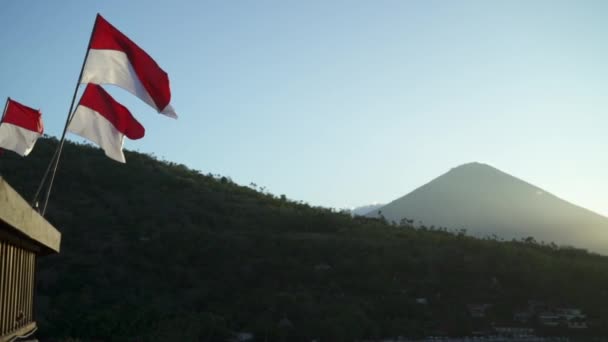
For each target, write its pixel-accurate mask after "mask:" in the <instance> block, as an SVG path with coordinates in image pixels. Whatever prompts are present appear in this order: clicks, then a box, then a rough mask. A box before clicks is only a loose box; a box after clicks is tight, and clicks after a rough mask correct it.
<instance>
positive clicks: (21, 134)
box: [0, 122, 41, 157]
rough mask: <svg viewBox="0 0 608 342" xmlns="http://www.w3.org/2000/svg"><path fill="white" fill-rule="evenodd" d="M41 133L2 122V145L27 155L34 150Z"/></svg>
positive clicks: (0, 139)
mask: <svg viewBox="0 0 608 342" xmlns="http://www.w3.org/2000/svg"><path fill="white" fill-rule="evenodd" d="M40 135H41V134H40V133H38V132H34V131H30V130H29V129H25V128H23V127H19V126H15V125H13V124H10V123H6V122H3V123H2V124H0V147H2V148H4V149H6V150H11V151H15V152H17V153H18V154H19V155H21V156H23V157H25V156H27V155H28V154H29V153H30V152H31V151H32V149H33V148H34V144H36V140H38V138H40Z"/></svg>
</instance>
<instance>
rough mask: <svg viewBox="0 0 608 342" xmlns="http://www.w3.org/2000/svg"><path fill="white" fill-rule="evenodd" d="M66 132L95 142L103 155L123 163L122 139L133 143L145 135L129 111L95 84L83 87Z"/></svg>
mask: <svg viewBox="0 0 608 342" xmlns="http://www.w3.org/2000/svg"><path fill="white" fill-rule="evenodd" d="M68 131H70V132H72V133H74V134H77V135H80V136H81V137H83V138H85V139H88V140H91V141H92V142H94V143H96V144H97V145H99V147H101V148H102V149H103V150H104V152H105V153H106V156H108V157H110V158H112V159H114V160H116V161H119V162H121V163H124V162H125V155H124V154H123V153H122V145H123V142H124V139H125V136H126V137H127V138H129V139H133V140H136V139H140V138H142V137H143V136H144V134H145V129H144V127H143V126H142V125H141V124H140V123H139V122H138V121H137V120H135V118H134V117H133V115H131V112H129V110H128V109H127V108H126V107H125V106H123V105H121V104H120V103H118V102H116V100H114V98H112V96H110V94H108V93H107V92H106V91H105V90H104V89H103V88H102V87H101V86H100V85H97V84H88V85H87V87H86V88H85V90H84V93H83V94H82V97H81V98H80V103H79V104H78V107H76V110H75V111H74V115H73V116H72V119H71V121H70V125H69V126H68Z"/></svg>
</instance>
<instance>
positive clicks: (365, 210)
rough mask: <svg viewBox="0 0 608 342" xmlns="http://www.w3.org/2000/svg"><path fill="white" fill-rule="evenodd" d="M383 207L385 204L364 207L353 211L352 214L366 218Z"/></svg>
mask: <svg viewBox="0 0 608 342" xmlns="http://www.w3.org/2000/svg"><path fill="white" fill-rule="evenodd" d="M383 206H384V204H369V205H363V206H360V207H356V208H354V209H352V210H351V211H350V212H351V213H352V214H353V215H358V216H365V215H367V214H370V213H371V212H375V211H377V210H378V209H380V208H382V207H383Z"/></svg>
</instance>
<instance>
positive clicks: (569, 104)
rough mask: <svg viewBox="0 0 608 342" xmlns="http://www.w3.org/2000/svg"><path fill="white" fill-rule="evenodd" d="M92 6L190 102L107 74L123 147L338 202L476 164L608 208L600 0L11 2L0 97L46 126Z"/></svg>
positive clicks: (379, 198)
mask: <svg viewBox="0 0 608 342" xmlns="http://www.w3.org/2000/svg"><path fill="white" fill-rule="evenodd" d="M97 12H100V13H101V14H102V15H104V16H105V17H106V19H108V20H109V21H110V22H111V23H113V24H114V25H115V26H117V27H118V28H119V29H120V30H122V31H123V32H124V33H125V34H127V35H128V36H130V37H131V38H132V39H133V40H134V41H135V42H137V43H138V44H139V45H140V46H141V47H142V48H144V49H145V50H146V51H147V52H148V53H149V54H150V55H151V56H153V58H155V59H156V61H157V62H158V63H159V64H160V65H161V66H162V67H163V68H164V69H165V70H166V71H167V72H168V73H169V76H170V79H171V82H172V91H173V99H172V103H173V104H174V107H175V108H176V110H177V111H178V114H180V118H179V120H172V119H169V118H166V117H164V116H161V115H158V114H156V113H155V112H154V111H153V110H152V109H151V108H149V107H147V106H146V105H145V104H143V103H142V102H141V101H140V100H138V99H137V98H135V97H133V96H131V95H130V94H128V93H126V92H124V91H122V90H120V89H116V88H114V89H111V93H112V94H113V95H115V97H116V98H117V99H118V100H119V101H120V102H122V103H123V104H125V105H127V106H128V107H129V108H130V109H131V111H132V112H133V113H134V115H135V116H136V117H137V118H138V119H139V120H140V121H141V122H142V123H143V124H144V126H145V127H146V129H147V134H146V137H145V138H144V139H142V140H140V141H127V142H126V144H125V146H126V148H128V149H136V150H140V151H142V152H153V153H155V154H156V155H158V156H162V157H164V158H166V159H169V160H172V161H176V162H180V163H184V164H186V165H188V166H190V167H192V168H195V169H199V170H202V171H203V172H205V173H208V172H213V173H220V174H223V175H226V176H230V177H231V178H232V179H233V180H234V181H236V182H238V183H240V184H244V185H246V184H249V183H250V182H255V183H257V184H259V185H264V186H266V187H268V189H269V190H270V191H271V192H273V193H275V194H286V195H287V196H288V197H289V198H293V199H297V200H304V201H307V202H309V203H311V204H315V205H323V206H331V207H336V208H345V207H352V206H357V205H363V204H369V203H372V202H388V201H390V200H392V199H395V198H396V197H399V196H401V195H404V194H405V193H407V192H409V191H411V190H413V189H415V188H416V187H418V186H420V185H422V184H424V183H426V182H428V181H429V180H431V179H432V178H434V177H436V176H438V175H440V174H441V173H444V172H446V171H448V170H449V169H450V168H452V167H455V166H457V165H459V164H463V163H467V162H471V161H479V162H484V163H488V164H491V165H493V166H495V167H497V168H499V169H501V170H503V171H505V172H508V173H511V174H513V175H514V176H517V177H520V178H522V179H524V180H527V181H529V182H531V183H533V184H536V185H538V186H540V187H542V188H544V189H545V190H547V191H550V192H552V193H554V194H556V195H558V196H560V197H562V198H564V199H566V200H569V201H571V202H574V203H577V204H579V205H582V206H584V207H587V208H589V209H592V210H594V211H597V212H599V213H602V214H604V215H608V195H607V194H608V180H607V179H608V178H607V177H608V152H607V147H608V134H606V133H607V129H608V21H607V20H606V15H607V14H608V2H606V1H557V0H551V1H527V0H526V1H500V2H499V1H380V0H379V1H328V0H320V1H311V0H307V1H297V2H296V1H280V0H275V1H261V0H256V1H213V2H211V1H162V2H161V1H158V2H154V1H103V2H101V1H24V0H9V1H3V2H2V10H0V22H1V23H2V29H1V30H0V47H1V52H0V97H2V96H11V97H13V98H14V99H16V100H18V101H21V102H24V103H25V104H28V105H30V106H33V107H40V108H41V109H42V111H43V115H44V120H45V125H46V133H48V134H51V135H60V134H61V130H62V127H63V125H64V121H65V117H66V115H67V109H68V106H69V102H70V98H71V94H72V91H73V87H74V84H75V82H76V78H77V76H78V72H79V70H80V66H81V63H82V59H83V56H84V53H85V48H86V44H87V40H88V37H89V34H90V30H91V28H92V25H93V21H94V18H95V14H96V13H97ZM100 153H101V152H100ZM66 157H69V156H66ZM127 162H128V160H127ZM108 163H113V161H111V160H109V159H108ZM116 167H120V165H119V164H117V166H116Z"/></svg>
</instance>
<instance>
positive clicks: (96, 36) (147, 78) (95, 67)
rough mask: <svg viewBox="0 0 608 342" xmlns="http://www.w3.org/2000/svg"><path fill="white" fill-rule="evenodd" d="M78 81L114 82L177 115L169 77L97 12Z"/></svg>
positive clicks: (142, 98)
mask: <svg viewBox="0 0 608 342" xmlns="http://www.w3.org/2000/svg"><path fill="white" fill-rule="evenodd" d="M80 83H96V84H114V85H117V86H119V87H122V88H124V89H126V90H128V91H130V92H131V93H133V94H134V95H135V96H137V97H139V98H140V99H141V100H143V101H144V102H146V103H147V104H149V105H150V106H152V107H153V108H154V109H156V111H157V112H159V113H162V114H165V115H167V116H170V117H173V118H177V114H176V113H175V111H174V110H173V107H171V105H170V102H171V89H170V87H169V77H168V76H167V73H166V72H165V71H164V70H163V69H161V68H160V67H159V66H158V64H156V62H155V61H154V60H153V59H152V57H150V56H149V55H148V54H147V53H146V52H145V51H144V50H142V49H141V48H140V47H139V46H137V45H136V44H135V43H133V41H131V39H129V38H128V37H127V36H125V35H124V34H123V33H122V32H120V31H119V30H118V29H116V28H115V27H114V26H112V25H111V24H110V23H109V22H107V21H106V20H105V19H104V18H103V17H102V16H101V15H99V14H98V15H97V19H96V20H95V26H94V28H93V34H92V36H91V43H90V47H89V51H88V54H87V57H86V64H85V66H84V69H83V73H82V78H81V79H80Z"/></svg>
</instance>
